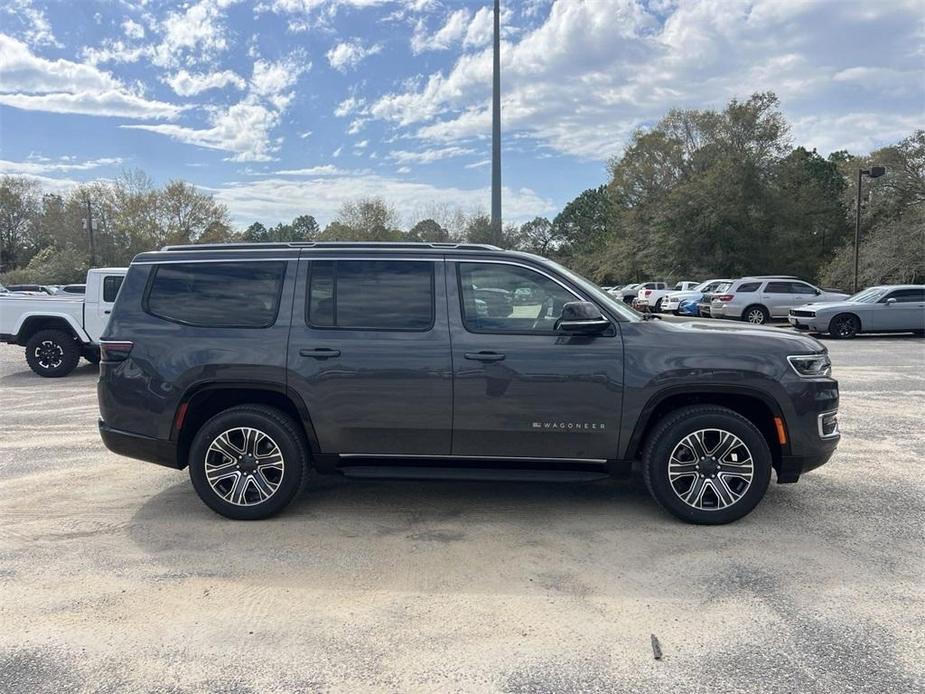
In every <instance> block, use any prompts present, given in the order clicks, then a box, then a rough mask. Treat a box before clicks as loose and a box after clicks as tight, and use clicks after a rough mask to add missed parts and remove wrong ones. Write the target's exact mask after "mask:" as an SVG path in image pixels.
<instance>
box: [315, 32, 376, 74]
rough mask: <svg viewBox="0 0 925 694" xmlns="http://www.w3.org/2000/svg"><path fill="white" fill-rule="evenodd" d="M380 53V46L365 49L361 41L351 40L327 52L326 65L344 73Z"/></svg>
mask: <svg viewBox="0 0 925 694" xmlns="http://www.w3.org/2000/svg"><path fill="white" fill-rule="evenodd" d="M381 51H382V45H381V44H376V45H373V46H369V47H366V46H364V45H363V42H362V41H359V40H357V39H351V40H349V41H343V42H341V43H339V44H337V45H336V46H334V47H333V48H332V49H331V50H329V51H328V52H327V56H328V63H330V64H331V67H332V68H334V69H335V70H337V71H338V72H344V73H346V72H347V71H348V70H352V69H353V68H355V67H356V66H357V65H359V64H360V63H361V62H362V61H363V60H365V59H366V58H368V57H369V56H371V55H375V54H376V53H380V52H381Z"/></svg>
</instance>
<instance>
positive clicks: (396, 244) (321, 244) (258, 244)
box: [161, 241, 502, 251]
mask: <svg viewBox="0 0 925 694" xmlns="http://www.w3.org/2000/svg"><path fill="white" fill-rule="evenodd" d="M369 247H373V248H395V249H401V248H407V249H415V248H436V249H451V250H460V251H500V250H502V249H500V248H498V246H492V245H490V244H487V243H451V242H446V243H444V242H433V243H428V242H425V241H420V242H419V241H253V242H239V243H194V244H188V245H184V246H164V247H163V248H161V250H162V251H221V250H226V249H241V248H252V249H258V250H259V249H262V248H265V249H267V250H272V249H280V248H369Z"/></svg>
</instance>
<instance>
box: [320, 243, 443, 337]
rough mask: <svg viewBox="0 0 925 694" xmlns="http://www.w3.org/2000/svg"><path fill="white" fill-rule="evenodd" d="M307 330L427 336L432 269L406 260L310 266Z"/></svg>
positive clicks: (431, 305) (430, 265) (431, 321)
mask: <svg viewBox="0 0 925 694" xmlns="http://www.w3.org/2000/svg"><path fill="white" fill-rule="evenodd" d="M309 272H310V279H309V283H308V302H307V304H308V316H307V320H308V323H309V325H312V326H313V327H316V328H342V329H351V330H395V331H402V330H410V331H426V330H430V329H431V327H432V326H433V324H434V264H433V263H432V262H429V261H411V260H315V261H312V264H311V268H310V270H309Z"/></svg>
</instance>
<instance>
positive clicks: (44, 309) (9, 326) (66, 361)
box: [0, 267, 127, 378]
mask: <svg viewBox="0 0 925 694" xmlns="http://www.w3.org/2000/svg"><path fill="white" fill-rule="evenodd" d="M126 271H127V268H124V267H109V268H94V269H93V270H90V271H89V272H88V273H87V292H86V294H84V295H80V294H57V295H55V296H23V295H19V294H15V293H10V294H3V295H0V342H7V343H9V344H11V345H22V346H23V347H25V348H26V361H27V362H28V364H29V367H30V368H31V369H32V370H33V371H34V372H35V373H37V374H38V375H39V376H45V377H48V378H55V377H58V376H67V375H68V374H69V373H71V371H73V370H74V368H75V367H76V366H77V362H78V361H80V358H81V357H83V358H84V359H86V360H87V361H89V362H92V363H94V364H98V363H99V361H100V348H99V339H100V335H102V334H103V331H104V330H105V329H106V323H107V322H109V314H110V312H111V311H112V305H113V303H114V302H115V300H116V295H117V294H118V293H119V287H121V286H122V280H123V279H125V273H126Z"/></svg>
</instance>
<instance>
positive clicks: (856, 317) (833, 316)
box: [826, 311, 864, 332]
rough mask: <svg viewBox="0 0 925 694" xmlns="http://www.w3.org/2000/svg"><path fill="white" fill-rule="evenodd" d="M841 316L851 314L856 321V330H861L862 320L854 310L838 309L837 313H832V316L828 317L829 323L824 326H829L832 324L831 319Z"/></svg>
mask: <svg viewBox="0 0 925 694" xmlns="http://www.w3.org/2000/svg"><path fill="white" fill-rule="evenodd" d="M842 316H851V317H852V318H854V320H856V321H857V322H858V332H863V330H864V321H862V320H861V317H860V316H859V315H858V314H857V313H855V312H854V311H839V312H838V313H835V314H833V315H832V317H831V318H829V323H828V325H827V326H826V328H830V327H831V326H832V321H834V320H835V319H836V318H841V317H842Z"/></svg>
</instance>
